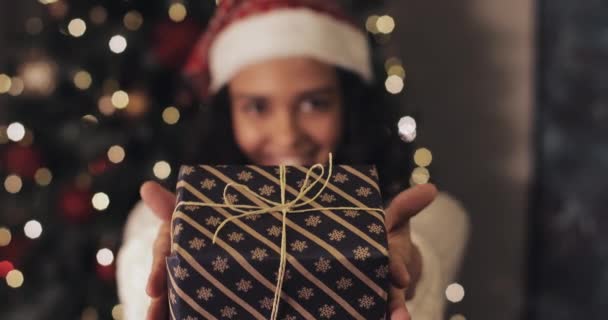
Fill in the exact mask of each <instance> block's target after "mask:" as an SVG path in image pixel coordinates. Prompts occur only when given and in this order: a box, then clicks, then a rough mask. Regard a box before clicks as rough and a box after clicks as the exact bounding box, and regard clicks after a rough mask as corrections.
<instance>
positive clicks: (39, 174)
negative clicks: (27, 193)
mask: <svg viewBox="0 0 608 320" xmlns="http://www.w3.org/2000/svg"><path fill="white" fill-rule="evenodd" d="M34 180H35V181H36V183H37V184H38V185H39V186H42V187H45V186H48V185H49V184H51V181H53V174H52V173H51V170H49V169H47V168H40V169H38V170H36V174H34Z"/></svg>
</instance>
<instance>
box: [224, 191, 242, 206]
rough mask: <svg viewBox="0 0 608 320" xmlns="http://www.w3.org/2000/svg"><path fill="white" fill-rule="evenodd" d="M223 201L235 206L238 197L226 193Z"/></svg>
mask: <svg viewBox="0 0 608 320" xmlns="http://www.w3.org/2000/svg"><path fill="white" fill-rule="evenodd" d="M225 200H226V202H227V203H228V204H235V203H238V202H239V197H238V196H237V195H236V194H233V193H227V194H226V199H225Z"/></svg>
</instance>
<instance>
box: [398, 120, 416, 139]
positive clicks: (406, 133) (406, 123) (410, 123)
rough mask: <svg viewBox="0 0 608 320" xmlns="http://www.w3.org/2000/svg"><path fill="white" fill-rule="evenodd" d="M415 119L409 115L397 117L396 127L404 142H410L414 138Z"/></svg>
mask: <svg viewBox="0 0 608 320" xmlns="http://www.w3.org/2000/svg"><path fill="white" fill-rule="evenodd" d="M416 127H417V125H416V120H415V119H414V118H412V117H410V116H405V117H402V118H401V119H399V122H398V123H397V129H398V130H399V131H398V132H399V137H400V138H401V140H403V141H404V142H412V141H414V140H415V139H416V135H417V129H416Z"/></svg>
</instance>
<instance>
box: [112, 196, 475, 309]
mask: <svg viewBox="0 0 608 320" xmlns="http://www.w3.org/2000/svg"><path fill="white" fill-rule="evenodd" d="M161 223H162V222H161V220H160V219H159V218H157V217H156V216H155V215H154V213H152V211H151V210H150V209H149V208H148V207H146V206H145V205H144V204H143V203H142V202H139V203H138V204H137V205H136V206H135V208H134V209H133V211H132V212H131V213H130V215H129V218H128V220H127V224H126V226H125V232H124V239H123V240H124V241H123V246H122V248H121V249H120V252H119V253H118V256H117V261H116V264H117V282H118V297H119V299H120V301H121V303H122V306H123V311H124V317H123V319H124V320H141V319H144V318H145V315H146V311H147V309H148V305H149V303H150V298H149V297H148V296H147V295H146V292H145V288H146V283H147V281H148V275H149V274H150V269H151V267H152V245H153V243H154V240H155V238H156V235H157V233H158V229H159V227H160V225H161ZM469 228H470V226H469V219H468V216H467V214H466V212H465V210H464V208H463V207H462V206H461V205H460V203H459V202H458V201H457V200H455V199H454V198H452V197H450V196H449V195H447V194H445V193H441V192H440V193H439V194H438V195H437V198H436V199H435V200H434V201H433V203H431V205H429V206H428V207H427V208H425V209H424V210H423V211H422V212H421V213H419V214H418V215H417V216H416V217H414V218H413V219H412V221H411V230H412V241H413V242H414V243H415V244H416V245H417V246H418V248H419V250H420V253H421V255H422V274H421V277H420V281H419V282H418V286H417V287H416V295H415V296H414V298H413V299H412V300H410V301H407V303H406V304H407V307H408V309H409V311H410V313H411V315H412V318H413V319H415V320H439V319H443V314H444V309H445V305H446V298H445V294H444V292H445V289H446V287H447V286H448V285H449V284H450V283H451V282H452V281H454V278H455V276H456V274H457V272H458V269H459V267H460V263H461V260H462V256H463V251H464V249H465V245H466V242H467V238H468V234H469Z"/></svg>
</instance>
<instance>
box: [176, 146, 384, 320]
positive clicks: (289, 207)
mask: <svg viewBox="0 0 608 320" xmlns="http://www.w3.org/2000/svg"><path fill="white" fill-rule="evenodd" d="M332 160H333V158H332V154H331V153H330V154H329V166H328V168H329V170H328V171H329V172H328V174H327V178H326V179H325V182H324V183H323V186H322V187H321V189H319V191H318V192H317V193H316V194H315V195H314V196H313V197H312V198H310V199H308V200H305V201H301V200H302V198H304V197H305V196H306V195H307V194H308V192H310V190H312V188H314V186H315V185H316V184H317V183H319V182H320V181H321V180H322V179H323V175H324V174H325V168H324V167H323V165H322V164H320V163H317V164H315V165H314V166H312V167H310V169H309V170H308V172H307V173H306V178H305V179H304V183H302V187H300V192H299V193H298V195H297V196H296V197H295V199H293V200H291V201H286V199H285V189H286V186H287V179H286V176H287V169H286V166H285V165H280V166H279V181H280V188H281V202H275V201H272V200H270V199H267V198H264V197H263V196H261V195H259V194H257V193H255V192H254V191H253V190H251V189H250V188H249V187H247V186H246V185H243V184H240V183H228V184H226V187H225V188H224V193H223V197H224V204H218V203H205V202H190V201H182V202H179V203H178V204H177V206H176V209H175V210H176V211H177V209H178V208H179V207H180V206H199V207H212V208H227V209H230V210H233V211H236V212H240V213H241V214H240V215H236V216H232V217H229V218H227V219H226V220H224V221H223V222H222V223H221V224H220V225H219V226H218V227H217V229H216V230H215V233H214V235H213V244H215V240H216V238H217V234H218V233H219V232H220V230H221V229H222V228H223V227H224V226H225V225H226V223H228V222H230V221H232V220H235V219H241V218H244V217H247V216H251V215H256V214H264V213H272V212H279V211H280V212H282V214H283V218H282V222H283V228H282V232H281V259H280V263H279V271H278V273H277V276H278V277H277V284H276V290H275V292H274V298H273V305H272V313H271V317H270V319H271V320H276V318H277V317H278V313H279V302H280V295H281V289H282V287H283V277H284V275H285V264H286V260H287V237H286V231H287V229H286V218H287V214H288V213H302V212H311V211H321V210H364V211H378V212H384V210H382V209H377V208H367V207H323V208H309V209H296V208H300V207H303V206H306V205H308V204H310V203H311V202H313V201H315V200H316V199H317V198H318V197H319V196H320V195H321V193H322V192H323V191H324V190H325V188H326V187H327V184H328V183H329V179H330V178H331V172H332V170H333V163H332ZM316 168H320V169H321V174H319V175H318V177H317V178H316V179H315V180H314V181H313V182H312V183H310V185H309V180H310V176H311V174H312V173H313V172H314V170H315V169H316ZM230 187H233V188H235V189H238V190H239V191H240V192H241V193H248V194H250V195H252V196H254V197H256V198H258V199H260V200H261V201H263V202H265V203H266V204H267V207H265V206H254V205H236V204H232V203H230V201H228V197H227V192H228V188H230Z"/></svg>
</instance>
